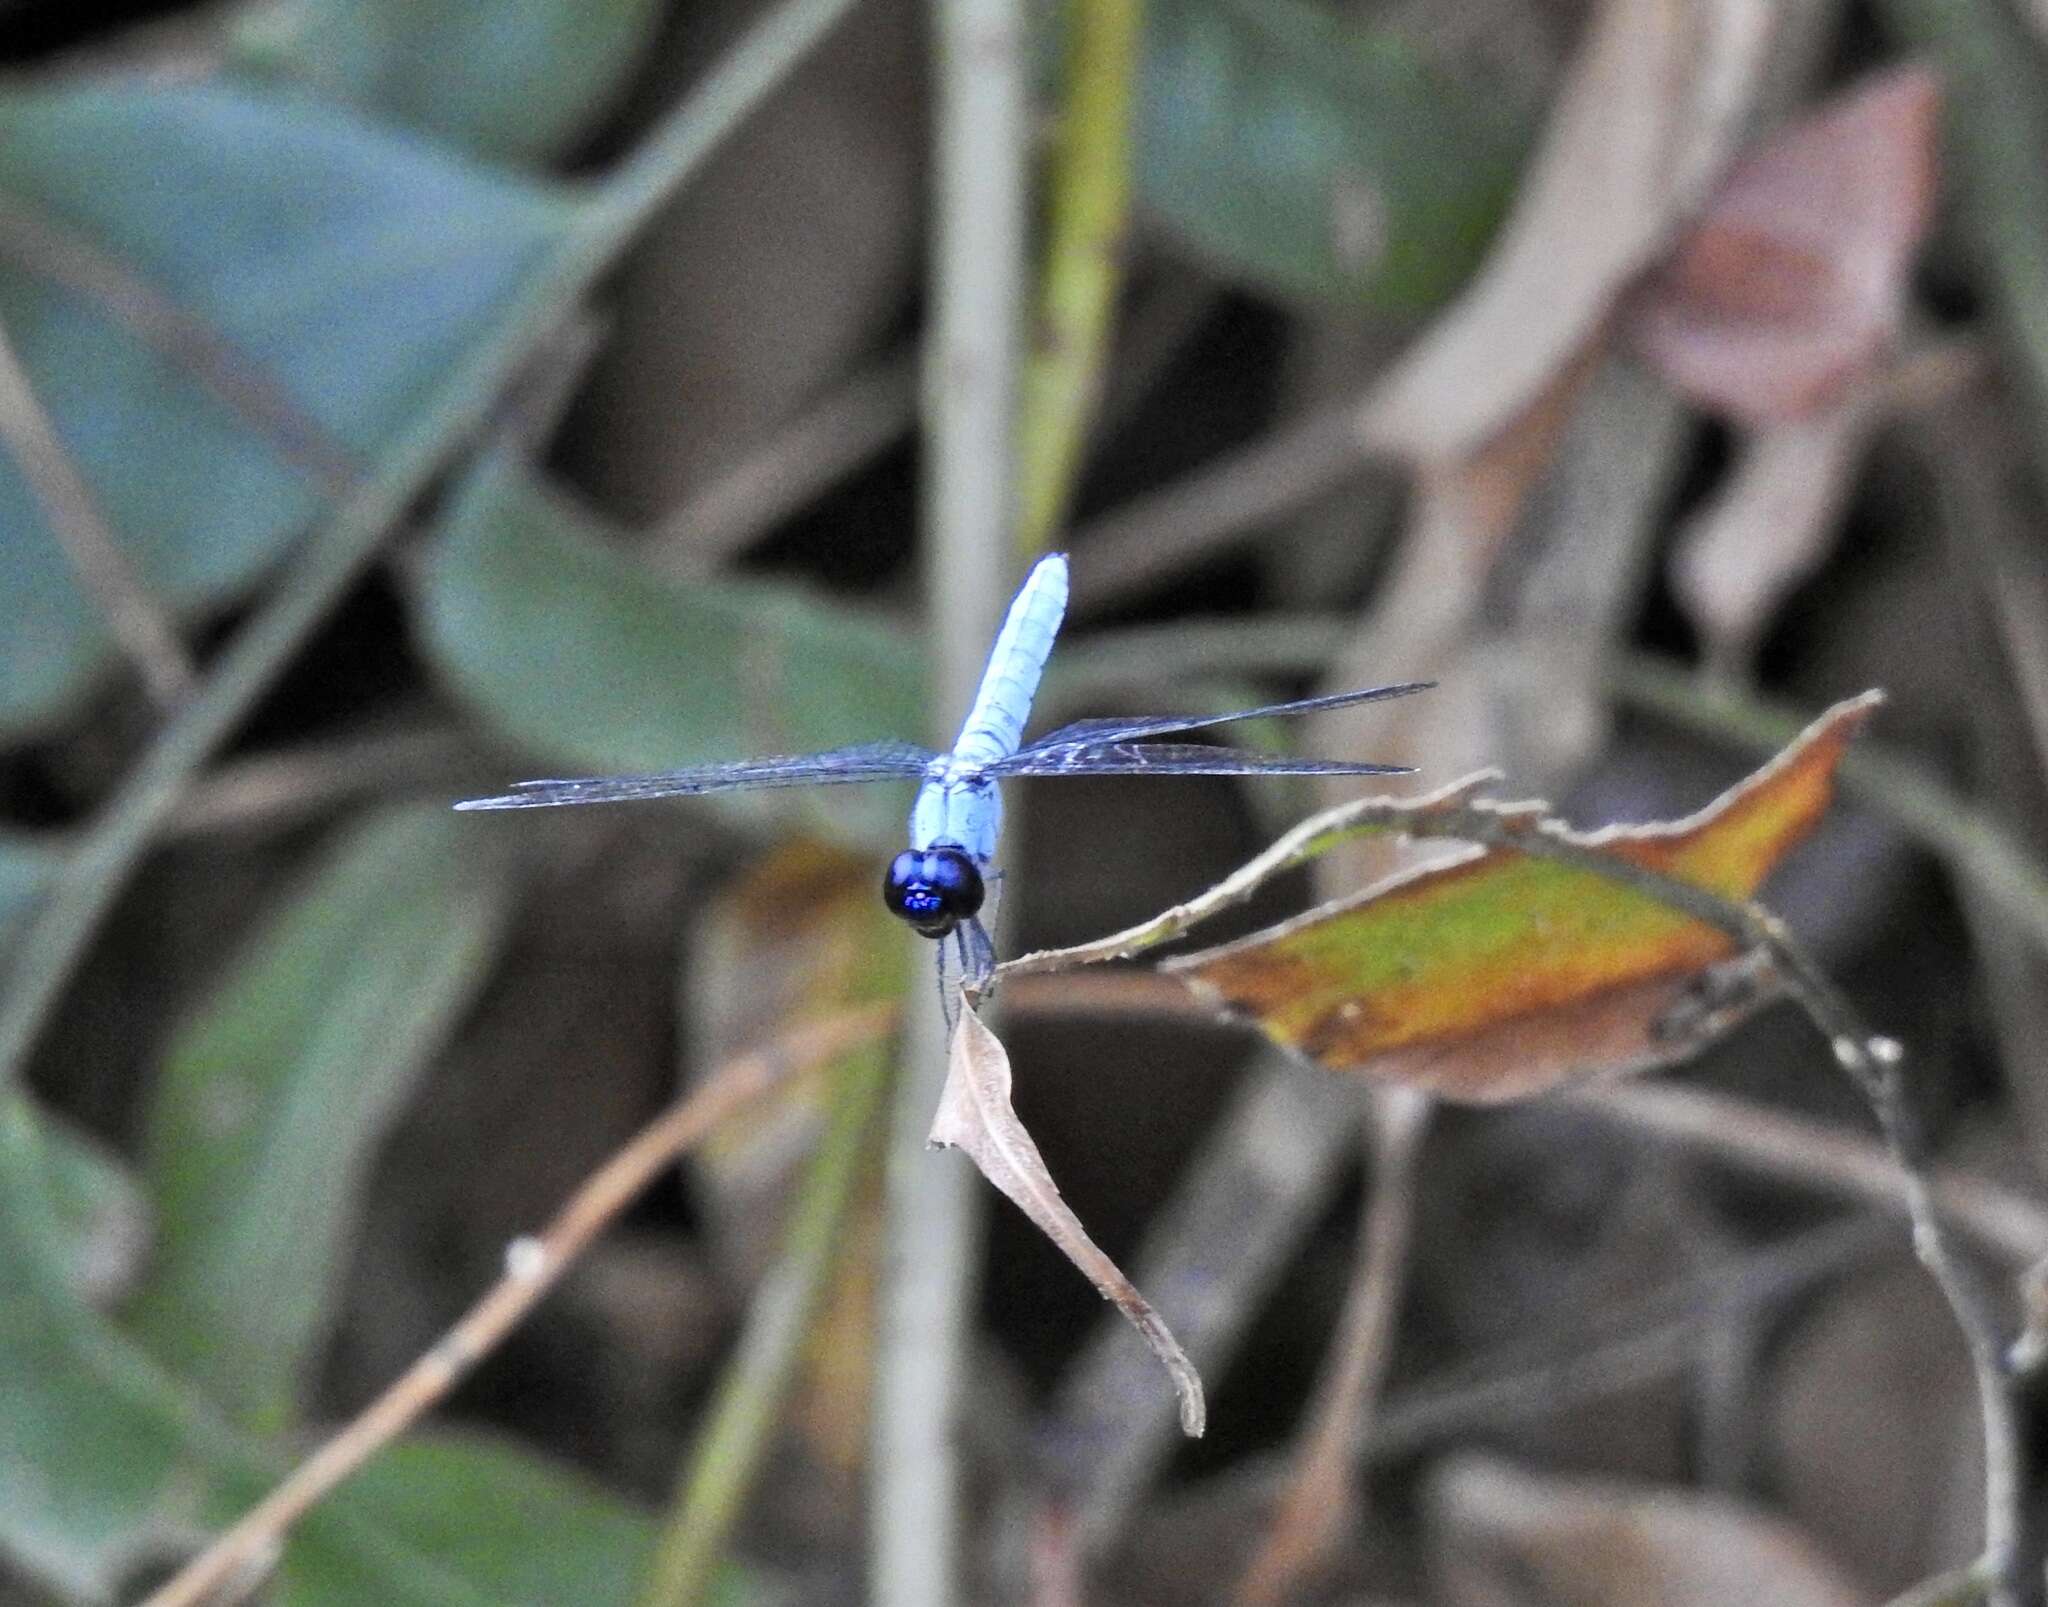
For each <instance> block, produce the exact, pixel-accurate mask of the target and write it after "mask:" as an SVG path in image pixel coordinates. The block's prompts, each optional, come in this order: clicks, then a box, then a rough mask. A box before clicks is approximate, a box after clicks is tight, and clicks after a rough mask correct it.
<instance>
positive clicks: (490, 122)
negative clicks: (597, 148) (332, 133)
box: [233, 0, 662, 162]
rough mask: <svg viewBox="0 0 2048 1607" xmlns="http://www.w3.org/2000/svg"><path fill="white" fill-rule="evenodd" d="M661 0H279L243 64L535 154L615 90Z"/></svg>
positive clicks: (558, 141)
mask: <svg viewBox="0 0 2048 1607" xmlns="http://www.w3.org/2000/svg"><path fill="white" fill-rule="evenodd" d="M661 13H662V6H661V4H660V0H272V3H270V4H268V5H264V6H260V7H258V8H256V9H255V10H253V11H250V12H248V13H246V14H245V15H244V16H243V17H242V18H241V19H240V20H239V23H238V25H237V27H236V30H235V33H234V36H233V39H234V51H235V57H236V64H237V65H238V66H240V67H242V68H244V69H245V70H251V71H254V72H258V73H268V74H278V75H284V76H289V77H292V78H295V79H297V80H299V81H300V82H302V83H305V84H308V85H310V86H311V87H312V88H314V89H316V90H318V91H319V92H320V93H321V94H323V95H327V96H329V97H331V98H332V99H334V100H338V101H343V102H346V103H348V104H350V105H354V106H357V107H360V108H361V109H362V110H364V111H366V112H369V113H371V114H372V115H374V116H376V117H379V118H383V119H386V120H388V121H390V122H394V123H400V124H403V125H404V126H406V127H408V128H414V129H418V130H420V131H421V132H423V133H427V134H432V135H435V136H437V137H439V138H442V139H446V140H449V141H451V142H453V143H455V144H458V145H461V146H464V147H466V148H467V149H469V150H471V151H474V152H475V153H477V154H478V155H481V156H490V157H496V158H500V159H504V160H511V161H525V162H538V161H543V160H545V159H546V158H548V157H551V156H555V155H559V154H560V153H561V152H562V151H563V150H564V149H566V148H567V147H568V146H570V145H571V144H573V142H574V141H575V140H576V139H577V137H578V136H580V135H582V134H585V133H587V132H588V131H589V130H590V128H591V126H592V124H593V122H594V121H595V119H596V118H598V117H599V116H601V115H602V114H603V113H604V112H605V111H606V110H607V109H608V108H609V107H610V106H611V105H612V103H613V102H614V101H615V100H616V98H617V96H618V93H619V91H620V89H621V87H622V86H623V84H624V81H625V79H626V77H627V75H628V74H629V73H630V72H631V71H632V69H633V67H634V65H635V64H636V63H637V62H638V61H639V59H640V57H641V55H642V54H643V52H644V51H645V49H646V46H647V44H648V42H649V41H650V40H651V39H652V37H653V35H654V30H655V27H656V25H657V24H658V23H659V22H660V20H661Z"/></svg>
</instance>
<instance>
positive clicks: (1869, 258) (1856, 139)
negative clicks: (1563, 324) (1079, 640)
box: [1632, 67, 1941, 422]
mask: <svg viewBox="0 0 2048 1607" xmlns="http://www.w3.org/2000/svg"><path fill="white" fill-rule="evenodd" d="M1940 110H1941V97H1940V90H1939V86H1938V85H1937V83H1936V81H1935V78H1934V75H1933V74H1932V73H1931V72H1929V71H1927V70H1926V69H1925V68H1920V67H1906V68H1901V69H1898V70H1897V71H1894V72H1889V73H1886V74H1884V75H1882V76H1881V77H1879V78H1877V79H1875V80H1873V81H1872V82H1870V83H1869V84H1866V85H1865V86H1864V87H1862V88H1861V89H1859V90H1856V91H1855V92H1853V93H1851V94H1849V95H1846V96H1843V97H1839V98H1838V99H1836V100H1835V101H1834V102H1832V103H1831V104H1830V105H1829V106H1828V107H1827V108H1826V109H1825V110H1823V111H1821V112H1819V113H1817V114H1815V115H1813V116H1811V117H1808V118H1807V119H1805V120H1804V121H1802V122H1799V123H1796V124H1794V125H1793V126H1792V127H1790V128H1788V129H1786V130H1785V131H1783V132H1782V133H1780V134H1779V135H1777V136H1776V137H1775V138H1774V139H1772V140H1770V141H1768V142H1767V143H1766V144H1764V145H1763V146H1761V147H1760V148H1759V149H1758V150H1756V151H1755V152H1753V153H1752V154H1750V155H1749V156H1747V157H1745V158H1744V159H1743V160H1741V161H1740V162H1738V163H1737V164H1736V165H1735V167H1734V168H1733V169H1732V170H1731V171H1730V172H1729V174H1728V177H1727V180H1726V182H1725V183H1724V184H1723V185H1722V186H1721V188H1720V190H1719V192H1718V193H1717V194H1716V195H1715V197H1714V199H1713V201H1712V202H1711V204H1710V205H1709V206H1708V208H1707V211H1706V213H1705V215H1704V216H1703V217H1702V218H1701V219H1700V221H1699V222H1698V223H1697V224H1696V225H1695V226H1694V227H1693V229H1692V230H1691V232H1690V233H1689V234H1688V235H1687V236H1686V238H1685V239H1684V240H1683V241H1682V242H1681V243H1680V245H1679V247H1678V249H1677V251H1676V252H1675V253H1674V254H1673V255H1672V257H1671V259H1670V261H1669V262H1668V263H1667V264H1666V265H1665V266H1664V267H1663V268H1662V269H1661V270H1659V272H1658V273H1657V274H1656V275H1655V276H1653V278H1652V279H1651V280H1650V282H1649V283H1648V284H1646V285H1645V286H1644V287H1643V291H1642V293H1641V296H1640V298H1639V299H1638V301H1637V302H1636V304H1635V306H1634V309H1633V320H1632V322H1633V327H1634V333H1635V337H1636V341H1637V343H1638V345H1639V346H1640V347H1641V348H1642V350H1643V352H1644V353H1645V354H1646V355H1647V356H1648V357H1649V358H1650V360H1651V361H1652V362H1653V363H1655V364H1656V365H1657V367H1658V369H1659V370H1660V371H1661V372H1662V373H1663V374H1664V376H1665V378H1666V379H1668V380H1669V381H1670V382H1671V384H1673V385H1674V386H1676V387H1677V388H1678V389H1679V390H1681V391H1683V392H1684V393H1685V394H1686V395H1687V396H1690V397H1691V398H1693V399H1694V400H1695V401H1698V402H1701V403H1703V404H1705V405H1707V406H1709V407H1714V408H1718V409H1720V410H1721V411H1723V412H1725V413H1728V414H1730V415H1732V416H1733V417H1735V418H1738V419H1743V420H1748V421H1751V422H1755V421H1760V420H1765V419H1775V418H1787V417H1791V416H1795V415H1797V414H1801V413H1806V412H1809V411H1811V410H1813V409H1814V408H1817V407H1820V406H1822V405H1823V404H1825V403H1826V402H1828V401H1829V400H1831V399H1832V398H1834V397H1836V396H1838V395H1839V394H1840V393H1841V392H1842V391H1843V389H1844V388H1845V387H1846V386H1847V385H1849V384H1850V383H1851V382H1852V381H1853V380H1854V379H1856V378H1857V377H1858V376H1859V375H1861V374H1863V373H1865V372H1867V371H1868V370H1869V369H1870V368H1871V367H1872V365H1874V364H1875V363H1876V362H1877V361H1878V360H1879V359H1880V358H1881V357H1882V356H1883V355H1884V353H1885V352H1886V351H1887V350H1888V349H1889V348H1890V346H1891V344H1892V342H1893V341H1894V339H1895V338H1896V336H1897V334H1898V329H1899V322H1900V318H1901V316H1902V313H1903V309H1904V305H1905V290H1906V277H1907V273H1908V271H1909V269H1910V268H1911V266H1912V260H1913V255H1914V253H1915V252H1916V251H1917V250H1918V249H1919V247H1920V243H1921V241H1922V240H1923V239H1924V238H1925V236H1926V233H1927V228H1928V224H1929V222H1930V220H1931V219H1932V216H1933V211H1934V196H1935V186H1936V173H1937V156H1938V140H1939V133H1940V126H1939V125H1940Z"/></svg>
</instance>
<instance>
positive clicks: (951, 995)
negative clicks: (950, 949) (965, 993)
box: [932, 938, 960, 1037]
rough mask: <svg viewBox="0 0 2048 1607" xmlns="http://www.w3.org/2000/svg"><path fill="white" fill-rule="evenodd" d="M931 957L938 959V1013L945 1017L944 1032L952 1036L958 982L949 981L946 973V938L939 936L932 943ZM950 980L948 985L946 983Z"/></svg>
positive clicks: (956, 1019)
mask: <svg viewBox="0 0 2048 1607" xmlns="http://www.w3.org/2000/svg"><path fill="white" fill-rule="evenodd" d="M932 957H933V958H934V959H935V960H937V961H938V976H939V1013H940V1014H941V1015H943V1016H944V1017H945V1018H946V1034H947V1036H948V1037H951V1036H952V1032H953V1028H954V1027H955V1026H957V1025H958V1024H959V1021H960V984H959V983H958V982H951V979H950V978H948V976H947V975H946V940H945V939H944V938H940V939H939V940H938V942H936V943H934V944H933V945H932ZM949 982H951V985H950V986H949V985H948V983H949Z"/></svg>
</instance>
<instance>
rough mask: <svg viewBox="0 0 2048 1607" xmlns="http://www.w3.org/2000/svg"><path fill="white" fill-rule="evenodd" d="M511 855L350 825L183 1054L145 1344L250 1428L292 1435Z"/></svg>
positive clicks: (187, 1040) (169, 1069)
mask: <svg viewBox="0 0 2048 1607" xmlns="http://www.w3.org/2000/svg"><path fill="white" fill-rule="evenodd" d="M497 846H498V845H497V844H496V843H495V842H494V841H493V840H492V839H490V838H488V837H487V836H485V835H484V834H481V833H479V832H477V831H475V830H474V828H473V823H472V822H469V821H467V820H465V819H464V818H463V817H461V816H459V815H455V814H452V813H450V812H449V811H447V810H444V809H439V808H433V807H408V808H401V809H392V810H388V811H385V812H382V813H379V814H377V815H374V816H372V817H371V818H369V819H368V820H366V821H363V822H361V823H359V824H357V825H355V826H354V827H352V828H351V829H350V830H349V831H348V832H347V833H346V834H345V835H344V837H343V838H342V840H341V841H340V842H338V843H336V844H335V845H334V846H333V848H332V849H330V851H329V852H328V854H327V855H326V857H325V859H324V861H323V863H322V864H321V865H320V866H319V868H318V869H317V871H316V872H315V873H314V875H313V876H312V878H311V879H310V881H309V882H308V883H307V884H306V885H305V886H304V887H303V888H302V889H301V890H300V891H299V892H298V893H297V894H296V895H295V896H294V897H293V898H292V899H291V901H290V902H289V903H288V904H287V905H286V906H285V907H284V908H283V909H282V910H280V911H279V912H278V913H277V914H276V915H275V916H273V917H272V918H271V919H270V920H269V921H267V922H266V923H265V924H264V926H263V928H262V930H261V931H260V932H259V933H258V934H257V936H256V937H255V938H254V939H253V940H252V942H251V943H250V944H249V946H248V947H247V949H246V950H245V952H244V955H243V958H242V959H241V960H240V962H239V963H238V964H237V965H236V966H235V968H234V969H233V970H232V971H231V972H230V973H229V974H228V976H227V977H226V978H225V979H224V980H223V982H222V983H221V984H220V986H219V987H218V988H217V989H216V990H215V991H214V993H213V995H212V996H211V997H210V998H209V999H207V1000H206V1001H205V1003H204V1004H203V1005H202V1007H201V1008H200V1010H199V1012H198V1014H197V1015H195V1016H194V1017H193V1018H192V1019H191V1020H190V1021H188V1022H187V1023H186V1024H185V1026H184V1027H183V1028H182V1029H181V1031H180V1032H179V1033H178V1036H177V1038H176V1040H175V1041H174V1042H173V1044H172V1045H171V1049H170V1052H169V1056H168V1058H167V1060H166V1063H165V1066H164V1069H163V1073H162V1076H161V1078H160V1080H159V1083H158V1086H157V1088H156V1091H155V1095H154V1100H153V1103H152V1107H151V1110H150V1119H149V1133H148V1167H149V1175H150V1180H151V1192H152V1195H153V1197H154V1199H155V1201H156V1204H157V1209H158V1212H159V1238H160V1249H159V1253H158V1256H157V1258H156V1264H155V1267H154V1269H153V1271H152V1275H151V1277H150V1279H149V1281H148V1283H147V1284H146V1285H145V1286H144V1288H143V1291H142V1293H141V1295H140V1296H139V1298H138V1300H137V1303H136V1306H135V1309H134V1312H133V1321H134V1329H135V1332H136V1334H137V1335H138V1337H140V1338H141V1339H142V1340H143V1341H144V1343H145V1344H147V1345H148V1346H149V1348H150V1349H151V1350H152V1351H154V1352H155V1353H156V1354H157V1356H158V1357H159V1358H161V1359H162V1360H163V1361H164V1362H166V1363H167V1364H168V1365H170V1366H171V1367H172V1369H173V1370H174V1371H176V1372H178V1373H180V1374H181V1375H183V1376H185V1377H188V1378H190V1379H191V1380H192V1381H193V1382H195V1383H197V1384H199V1385H200V1386H202V1387H203V1388H204V1389H205V1390H206V1391H207V1392H208V1394H209V1395H210V1396H211V1397H212V1398H213V1399H214V1400H215V1401H216V1402H218V1403H219V1404H220V1405H222V1406H224V1407H225V1408H227V1409H228V1411H229V1412H230V1413H232V1414H233V1415H234V1416H235V1417H236V1418H237V1419H239V1420H241V1421H243V1422H245V1423H248V1424H251V1425H252V1426H255V1427H258V1428H263V1429H274V1428H280V1427H282V1426H284V1425H285V1424H286V1423H288V1422H289V1421H290V1420H291V1418H292V1416H293V1413H294V1407H295V1402H296V1399H297V1394H298V1389H299V1385H300V1383H301V1377H300V1375H301V1372H302V1371H303V1369H304V1366H305V1364H306V1361H307V1357H308V1353H309V1351H310V1349H311V1347H313V1346H314V1345H315V1344H317V1343H318V1342H319V1340H320V1338H321V1335H322V1332H323V1330H324V1328H325V1326H326V1319H327V1314H328V1310H329V1302H330V1300H331V1297H332V1294H333V1291H334V1286H335V1282H336V1277H337V1274H338V1272H339V1270H340V1261H341V1258H342V1256H343V1254H344V1252H345V1249H346V1246H347V1242H348V1237H349V1233H350V1231H351V1229H352V1227H353V1225H354V1222H355V1217H356V1212H357V1207H358V1204H359V1201H358V1194H359V1191H360V1189H361V1186H362V1183H363V1178H364V1174H365V1171H366V1170H367V1168H368V1166H369V1163H370V1159H371V1156H372V1154H373V1152H374V1149H375V1146H376V1143H377V1140H378V1139H379V1137H380V1136H381V1135H382V1133H383V1132H384V1130H385V1128H386V1126H387V1125H388V1124H389V1123H390V1121H391V1119H392V1117H393V1116H394V1115H395V1114H396V1113H397V1111H398V1109H399V1108H400V1106H401V1105H402V1104H403V1102H404V1100H405V1098H406V1096H407V1094H408V1093H409V1092H410V1091H411V1089H412V1087H413V1085H414V1084H415V1082H416V1081H417V1079H418V1077H419V1075H420V1073H421V1072H422V1071H423V1070H424V1069H425V1067H426V1066H427V1065H428V1064H429V1062H430V1061H431V1060H432V1058H433V1056H434V1054H435V1053H436V1051H437V1050H438V1049H439V1047H440V1045H441V1043H442V1041H443V1040H444V1038H445V1037H446V1035H447V1034H448V1032H449V1030H450V1029H451V1027H452V1026H453V1025H454V1022H455V1020H456V1018H457V1017H458V1016H459V1014H460V1013H461V1011H462V1010H463V1008H464V1007H465V1006H466V1005H467V1003H468V1002H469V1000H470V998H471V997H472V995H473V994H474V992H475V990H476V988H477V987H478V986H479V985H480V984H481V982H482V980H483V978H484V977H485V975H486V974H487V972H488V970H489V967H490V963H491V959H492V956H493V955H494V953H495V952H496V950H497V947H498V944H499V941H500V939H501V937H502V936H503V934H504V931H505V928H506V924H507V918H508V916H509V914H510V911H511V905H512V893H513V877H512V867H511V865H510V863H509V861H507V860H505V859H504V858H503V857H502V856H501V855H500V854H499V853H498V852H497Z"/></svg>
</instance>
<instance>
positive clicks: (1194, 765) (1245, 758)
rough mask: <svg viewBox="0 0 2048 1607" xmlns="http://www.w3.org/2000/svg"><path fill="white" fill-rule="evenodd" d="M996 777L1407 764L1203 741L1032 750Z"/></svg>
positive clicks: (1334, 771) (1307, 770) (1378, 768)
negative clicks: (1256, 750) (1314, 756)
mask: <svg viewBox="0 0 2048 1607" xmlns="http://www.w3.org/2000/svg"><path fill="white" fill-rule="evenodd" d="M988 773H989V774H990V775H993V776H1405V775H1409V774H1411V773H1412V772H1411V771H1410V769H1409V767H1408V766H1407V765H1400V764H1359V763H1354V762H1352V761H1351V760H1349V759H1296V758H1292V757H1290V756H1288V755H1287V754H1284V753H1246V752H1244V751H1243V750H1242V749H1240V748H1222V747H1210V746H1207V745H1205V744H1202V743H1199V742H1099V743H1094V744H1092V745H1089V746H1084V747H1067V748H1054V749H1051V750H1049V751H1041V750H1038V749H1035V748H1026V749H1025V750H1024V751H1023V752H1022V753H1019V754H1016V755H1014V756H1012V757H1011V758H1008V759H1001V760H998V761H997V762H996V763H994V764H992V765H990V766H989V767H988Z"/></svg>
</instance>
